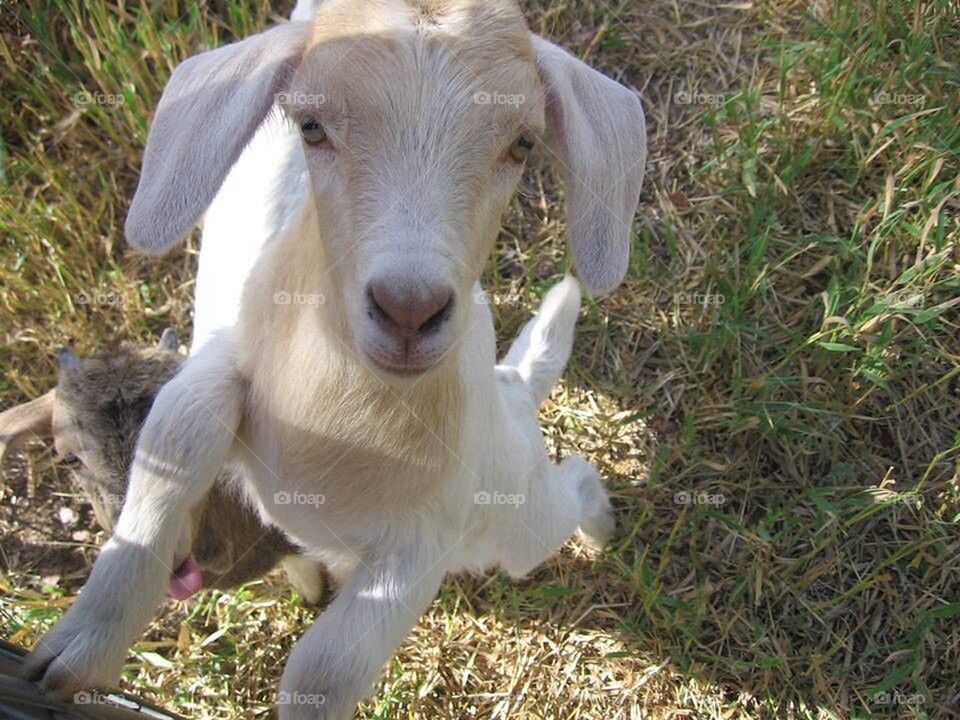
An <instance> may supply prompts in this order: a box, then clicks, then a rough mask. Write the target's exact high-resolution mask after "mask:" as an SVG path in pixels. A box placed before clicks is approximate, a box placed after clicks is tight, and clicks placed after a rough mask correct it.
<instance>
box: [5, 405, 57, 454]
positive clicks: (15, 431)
mask: <svg viewBox="0 0 960 720" xmlns="http://www.w3.org/2000/svg"><path fill="white" fill-rule="evenodd" d="M55 393H56V390H51V391H50V392H48V393H47V394H46V395H41V396H40V397H38V398H37V399H36V400H31V401H30V402H28V403H24V404H23V405H17V406H16V407H12V408H10V409H9V410H6V411H4V412H2V413H0V466H2V465H3V462H4V461H5V460H6V459H7V455H9V454H10V453H12V452H14V451H15V450H16V449H17V448H18V447H20V446H21V445H23V443H25V442H26V441H27V440H30V439H32V438H39V439H42V440H46V439H49V438H51V437H53V404H54V399H55Z"/></svg>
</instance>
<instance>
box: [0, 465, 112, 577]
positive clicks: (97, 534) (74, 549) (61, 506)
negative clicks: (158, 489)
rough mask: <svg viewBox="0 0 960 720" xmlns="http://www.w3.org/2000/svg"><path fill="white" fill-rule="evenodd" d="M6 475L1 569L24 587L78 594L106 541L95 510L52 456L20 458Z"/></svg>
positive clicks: (0, 517)
mask: <svg viewBox="0 0 960 720" xmlns="http://www.w3.org/2000/svg"><path fill="white" fill-rule="evenodd" d="M3 470H4V473H3V481H2V485H0V488H2V492H0V570H2V572H3V574H4V575H5V576H6V577H8V578H12V577H14V576H17V577H18V582H17V585H18V587H21V588H22V587H30V588H32V589H36V590H40V589H41V588H42V587H43V586H44V585H48V586H49V585H56V586H58V587H61V588H63V589H65V590H67V591H68V592H70V593H75V592H76V591H77V590H79V589H80V588H81V587H82V586H83V583H84V582H85V581H86V579H87V576H88V575H89V574H90V566H91V565H92V564H93V560H94V558H95V557H96V554H97V550H98V548H99V546H100V544H101V543H102V542H103V541H104V540H105V538H106V535H105V533H104V532H103V531H102V530H101V529H100V527H99V526H98V525H97V522H96V519H95V518H94V514H93V508H92V507H91V505H90V503H89V502H87V501H86V500H85V498H84V497H83V495H82V494H81V493H80V492H79V491H78V489H77V488H76V487H75V486H74V485H73V483H72V482H71V480H70V476H69V471H66V470H58V468H56V467H55V466H53V464H52V463H51V462H50V459H49V456H42V457H37V458H35V457H33V456H31V457H28V456H17V457H14V458H12V459H11V460H9V461H8V462H7V464H6V467H5V468H3Z"/></svg>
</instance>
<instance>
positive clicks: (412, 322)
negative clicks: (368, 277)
mask: <svg viewBox="0 0 960 720" xmlns="http://www.w3.org/2000/svg"><path fill="white" fill-rule="evenodd" d="M367 293H368V296H369V298H370V304H371V305H372V310H373V313H374V314H375V315H376V316H377V319H378V320H379V321H380V322H381V323H382V324H384V325H386V326H388V328H389V329H391V330H393V331H395V332H400V333H401V334H403V335H406V336H412V335H418V334H423V333H428V332H430V331H431V330H435V329H437V328H439V327H440V325H442V324H443V323H444V322H445V321H446V320H447V318H449V317H450V313H451V311H452V309H453V290H452V289H450V288H449V287H446V286H430V285H426V284H423V283H417V284H415V285H414V284H411V285H406V284H403V283H395V282H390V281H389V280H374V281H373V282H371V283H370V286H369V288H368V290H367Z"/></svg>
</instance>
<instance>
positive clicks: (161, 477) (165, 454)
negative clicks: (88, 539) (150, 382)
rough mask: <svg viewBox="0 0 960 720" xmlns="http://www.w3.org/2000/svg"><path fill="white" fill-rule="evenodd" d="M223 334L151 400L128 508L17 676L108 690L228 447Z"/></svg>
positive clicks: (234, 410)
mask: <svg viewBox="0 0 960 720" xmlns="http://www.w3.org/2000/svg"><path fill="white" fill-rule="evenodd" d="M232 348H233V344H232V342H231V341H230V340H229V339H228V338H227V337H219V338H217V339H216V341H211V342H210V343H208V344H207V345H206V346H205V347H204V349H203V350H201V351H200V352H199V353H198V354H197V355H195V356H193V357H191V358H189V359H188V360H187V361H186V363H184V365H183V368H182V369H181V371H180V372H179V373H178V374H177V375H176V376H175V377H174V378H173V379H172V380H171V381H170V382H168V383H167V384H166V385H165V386H164V387H163V388H162V389H161V391H160V393H159V394H158V395H157V398H156V400H155V401H154V404H153V407H152V409H151V411H150V414H149V416H148V417H147V421H146V423H145V424H144V426H143V430H142V431H141V433H140V440H139V442H138V444H137V452H136V457H135V459H134V462H133V468H132V470H131V474H130V486H129V490H128V492H127V498H126V502H125V503H124V508H123V511H122V512H121V514H120V519H119V521H118V523H117V526H116V530H115V532H114V534H113V537H111V538H110V540H109V541H108V542H107V543H106V545H105V546H104V547H103V550H102V551H101V552H100V555H99V557H98V558H97V560H96V562H95V563H94V566H93V570H92V572H91V574H90V578H89V580H88V581H87V583H86V585H85V586H84V588H83V592H82V593H81V594H80V597H79V598H78V599H77V601H76V602H75V603H74V604H73V606H72V607H71V608H70V609H69V610H68V611H67V613H66V614H65V615H64V616H63V618H62V619H61V620H60V622H58V623H57V624H56V625H55V626H54V627H53V629H52V630H50V632H48V633H47V634H46V635H45V636H44V637H43V638H41V639H40V640H39V641H38V643H37V645H36V646H35V647H34V649H33V651H32V652H31V653H30V655H29V656H28V658H27V660H26V662H25V665H24V677H27V678H29V679H33V680H37V681H39V682H40V684H41V687H43V688H44V689H45V690H47V691H49V692H53V693H55V694H57V695H60V696H69V695H70V694H71V693H73V692H76V691H77V690H80V689H83V688H89V687H93V686H103V685H111V684H114V683H115V682H116V680H117V679H118V678H119V676H120V671H121V670H122V668H123V661H124V659H125V658H126V655H127V651H128V650H129V647H130V645H131V644H132V643H133V641H134V640H135V639H136V637H137V635H138V634H139V633H140V632H142V630H143V627H144V626H145V625H146V624H147V623H148V622H149V621H150V619H151V617H152V616H153V614H154V612H155V611H156V608H157V606H158V605H159V604H160V602H161V601H162V599H163V596H164V590H165V588H166V586H167V581H168V579H169V577H170V575H171V573H172V568H173V563H174V561H175V559H174V558H175V555H176V554H177V552H178V551H179V552H180V553H181V554H184V553H186V552H187V551H188V550H189V548H188V547H187V546H186V545H187V543H186V542H185V540H186V538H187V537H188V534H189V533H188V532H187V528H186V524H185V520H186V518H187V516H188V514H189V509H190V508H191V507H192V506H193V505H195V504H196V503H197V502H198V501H199V500H200V499H201V498H202V497H203V495H204V494H205V493H206V492H207V491H208V490H209V489H210V486H211V485H212V483H213V481H214V478H216V476H217V473H218V472H219V470H220V467H221V466H222V464H223V462H224V460H225V459H226V457H227V454H228V453H229V451H230V448H231V445H232V444H233V441H234V433H235V431H236V429H237V427H238V426H239V423H240V415H241V408H242V405H243V387H242V384H241V382H240V381H239V379H238V378H237V376H236V372H235V370H234V367H235V362H234V357H233V350H232Z"/></svg>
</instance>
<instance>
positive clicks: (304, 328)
mask: <svg viewBox="0 0 960 720" xmlns="http://www.w3.org/2000/svg"><path fill="white" fill-rule="evenodd" d="M275 102H276V103H278V104H279V105H281V106H282V112H279V111H277V112H274V111H271V108H273V107H274V106H275ZM258 128H259V129H258ZM539 138H543V139H544V141H545V144H546V147H547V150H548V152H549V153H550V154H551V155H552V156H554V157H555V158H556V160H557V161H558V162H559V164H560V167H561V169H562V171H563V176H564V180H565V185H566V203H567V214H568V222H569V232H570V242H571V249H572V254H573V258H574V261H575V264H576V266H577V269H578V271H579V273H580V276H581V278H582V280H583V281H584V282H585V284H586V285H587V286H588V287H589V288H590V289H591V290H593V291H595V292H602V291H606V290H609V289H611V288H613V287H615V286H616V285H617V284H618V283H619V282H620V281H621V279H622V278H623V275H624V273H625V272H626V268H627V264H628V257H629V248H630V238H631V224H632V219H633V213H634V212H635V210H636V206H637V202H638V196H639V189H640V183H641V179H642V175H643V167H644V159H645V131H644V121H643V113H642V111H641V108H640V103H639V101H638V100H637V98H636V97H635V96H634V94H633V93H631V92H630V91H628V90H627V89H626V88H624V87H622V86H620V85H619V84H617V83H616V82H614V81H612V80H610V79H608V78H605V77H604V76H602V75H600V74H599V73H597V72H595V71H593V70H591V69H590V68H589V67H587V66H586V65H585V64H583V63H582V62H580V61H579V60H577V59H576V58H574V57H573V56H571V55H569V54H567V53H566V52H564V51H562V50H561V49H559V48H557V47H556V46H554V45H552V44H550V43H548V42H547V41H545V40H543V39H541V38H539V37H536V36H532V35H530V33H529V32H528V31H527V29H526V26H525V24H524V21H523V18H522V16H521V14H520V12H519V9H518V8H517V6H516V4H515V2H513V1H508V0H494V1H481V0H474V1H470V0H463V1H460V2H457V1H453V0H451V1H449V2H422V3H411V2H403V1H401V0H327V1H326V2H323V3H321V4H320V5H319V8H318V10H317V12H316V15H315V17H314V18H313V19H312V20H310V21H296V22H291V23H289V24H286V25H282V26H279V27H276V28H274V29H271V30H269V31H267V32H264V33H262V34H260V35H256V36H253V37H250V38H248V39H246V40H244V41H242V42H239V43H236V44H233V45H229V46H227V47H224V48H220V49H218V50H213V51H210V52H206V53H203V54H201V55H198V56H196V57H194V58H191V59H190V60H188V61H186V62H184V63H182V64H181V65H180V66H178V68H177V69H176V70H175V71H174V73H173V75H172V77H171V78H170V81H169V83H168V85H167V88H166V90H165V91H164V94H163V97H162V98H161V101H160V104H159V106H158V108H157V111H156V115H155V117H154V120H153V125H152V128H151V131H150V135H149V137H148V140H147V148H146V153H145V157H144V164H143V172H142V176H141V180H140V186H139V187H138V189H137V194H136V197H135V198H134V202H133V205H132V207H131V210H130V215H129V217H128V221H127V236H128V239H129V240H130V242H131V243H132V244H133V245H134V246H136V247H139V248H142V249H146V250H149V251H153V252H161V251H163V250H165V249H167V248H169V247H170V246H171V245H173V244H174V243H175V242H177V241H178V240H179V239H180V238H181V237H182V236H184V235H185V234H186V233H187V232H188V231H189V230H190V229H191V228H192V227H193V225H194V224H195V223H196V222H197V221H198V220H199V219H200V218H201V216H203V215H204V213H206V219H205V230H204V238H203V249H202V253H201V262H200V275H199V279H198V289H197V313H196V314H197V317H196V334H195V336H194V346H193V353H192V355H191V357H190V358H189V359H188V360H187V362H186V363H185V365H184V367H183V369H182V371H181V372H180V374H179V375H178V376H177V377H176V378H175V379H174V380H173V381H171V382H170V383H169V384H168V385H167V386H165V387H164V389H163V390H162V391H161V392H160V394H159V396H158V397H157V400H156V402H155V403H154V406H153V409H152V411H151V413H150V416H149V417H148V419H147V422H146V424H145V426H144V429H143V432H142V434H141V437H140V442H139V445H138V448H137V454H136V459H135V462H134V469H133V472H132V475H131V480H130V489H129V494H128V499H127V503H126V505H125V506H124V509H123V512H122V514H121V516H120V519H119V522H118V524H117V527H116V530H115V532H114V535H113V537H112V538H111V539H110V541H109V542H108V543H107V545H106V546H105V547H104V549H103V551H102V552H101V554H100V556H99V557H98V559H97V561H96V563H95V564H94V567H93V571H92V573H91V576H90V580H89V581H88V583H87V586H86V587H85V588H84V591H83V592H82V593H81V595H80V597H79V598H78V599H77V601H76V602H75V603H74V605H73V607H71V608H70V610H69V611H68V612H67V613H66V615H65V616H64V618H63V619H62V620H61V621H60V622H59V623H58V624H57V625H56V626H55V627H54V628H53V630H51V631H50V632H49V633H48V634H47V635H46V636H45V637H44V638H43V639H42V640H41V641H40V642H39V643H38V644H37V647H36V648H35V649H34V651H33V653H32V654H31V656H30V658H29V661H28V664H27V667H28V672H29V674H30V675H31V676H32V677H35V678H37V679H39V680H40V681H41V683H42V684H43V685H44V686H45V687H46V688H47V689H49V690H51V691H54V692H58V693H60V694H69V693H70V692H72V691H74V690H76V689H79V688H85V687H89V686H93V685H98V684H110V683H112V682H115V681H116V679H117V677H118V676H119V673H120V670H121V667H122V664H123V661H124V658H125V656H126V653H127V649H128V648H129V646H130V645H131V644H132V642H133V641H134V640H135V638H136V637H137V635H138V633H140V632H141V631H142V629H143V627H144V626H145V625H146V623H147V622H148V621H149V620H150V617H151V616H152V614H153V612H154V610H155V608H156V607H157V605H158V604H159V603H160V601H161V599H162V597H163V591H164V587H165V586H166V583H167V579H168V576H169V575H170V573H171V571H172V570H171V569H172V568H176V567H177V565H178V563H179V562H180V561H181V560H182V559H183V558H184V557H185V553H186V552H187V547H186V546H187V544H188V540H187V539H186V537H185V534H184V529H183V518H184V517H185V516H186V515H187V513H188V509H189V508H190V507H191V506H192V505H193V504H195V503H196V502H197V501H198V500H199V499H200V498H201V497H202V496H203V494H204V493H205V492H206V491H207V490H208V484H209V482H210V480H211V479H212V478H214V477H215V476H216V474H217V470H218V469H219V468H220V466H221V465H223V463H224V462H226V461H228V460H230V461H238V462H240V463H242V464H243V466H244V468H245V472H246V481H247V485H248V488H247V490H248V492H249V495H250V497H251V499H252V500H253V502H255V503H256V505H257V507H258V508H259V509H260V511H261V513H262V514H263V516H264V518H265V519H267V520H268V521H269V522H272V523H274V524H276V525H278V526H279V527H281V528H283V529H284V530H285V531H286V532H287V533H288V534H289V535H290V537H291V538H292V539H293V540H295V541H296V542H297V543H298V544H300V545H301V546H303V547H305V548H309V549H310V551H311V552H312V553H313V554H314V555H315V556H316V558H317V559H319V560H323V561H324V562H326V564H327V566H328V567H329V568H330V569H331V571H332V572H333V573H334V574H335V575H336V576H337V577H338V579H339V585H340V590H339V593H338V595H337V597H336V598H335V599H334V600H333V602H332V603H331V605H330V606H329V608H328V609H327V610H326V611H325V612H324V613H323V614H322V615H321V616H320V617H319V619H318V620H317V621H316V623H315V624H314V626H313V627H312V628H311V629H310V630H309V631H308V632H307V633H306V634H305V635H304V637H303V638H301V640H300V641H299V642H298V643H297V645H296V647H295V649H294V651H293V653H292V655H291V657H290V660H289V662H288V663H287V666H286V669H285V671H284V674H283V678H282V681H281V687H280V689H281V693H280V717H281V718H283V719H284V720H287V719H290V718H296V719H300V718H318V717H323V718H346V717H349V716H350V715H351V713H352V712H353V709H354V707H355V705H356V703H357V702H358V701H359V700H360V699H362V697H363V696H364V695H365V694H366V693H367V692H369V690H370V688H371V685H372V683H373V682H374V680H375V677H376V674H377V672H378V671H379V670H380V668H381V667H382V666H383V664H384V663H385V662H386V660H387V659H388V658H389V657H390V656H391V654H392V653H393V652H394V650H395V649H396V647H397V646H398V645H399V644H400V642H401V641H402V640H403V638H404V637H405V635H406V634H407V633H408V631H409V630H410V628H411V627H412V625H413V624H414V623H415V622H416V620H417V618H418V617H419V616H420V615H421V614H422V613H423V612H424V611H425V610H426V609H427V607H428V606H429V604H430V602H431V601H432V600H433V598H434V596H435V594H436V592H437V589H438V587H439V585H440V583H441V581H442V579H443V577H444V575H445V574H446V573H448V572H456V571H460V570H464V569H470V570H485V569H487V568H490V567H492V566H497V565H499V566H501V567H503V568H505V569H506V570H507V571H508V572H509V573H510V574H512V575H514V576H517V577H519V576H521V575H523V574H525V573H527V572H529V571H530V570H531V569H532V568H533V567H535V566H536V565H537V564H538V563H540V562H541V561H543V560H544V559H545V558H547V557H548V556H549V555H550V554H551V553H552V552H554V551H555V550H556V549H557V548H558V547H559V546H560V545H561V544H562V543H563V541H564V540H565V539H566V538H568V537H569V536H570V535H571V534H572V533H573V532H574V531H575V530H576V528H577V527H578V526H579V527H580V528H581V529H582V530H583V531H584V532H585V533H586V534H587V535H588V536H591V537H592V538H593V540H594V541H595V542H603V540H604V539H606V537H607V535H608V533H609V532H610V531H611V529H612V525H611V519H610V514H609V503H608V500H607V497H606V493H605V491H604V489H603V487H602V485H601V483H600V481H599V477H598V475H597V473H596V471H595V470H594V469H593V468H592V467H591V466H590V465H589V464H588V463H586V461H584V460H582V459H581V458H576V457H574V458H568V459H567V460H566V461H564V462H563V463H561V464H560V466H559V467H558V466H555V465H554V464H553V463H551V462H550V460H549V458H548V456H547V454H546V451H545V449H544V446H543V441H542V437H541V434H540V430H539V427H538V425H537V417H536V409H537V405H538V403H539V401H540V400H542V399H543V398H544V397H545V396H546V394H547V392H548V391H549V388H550V385H551V384H552V383H553V382H554V381H555V380H556V378H557V377H558V376H559V374H560V373H561V372H562V369H563V367H564V365H565V363H566V359H567V357H568V355H569V352H570V347H571V344H572V338H573V325H574V321H575V317H576V313H577V308H578V305H579V291H578V288H577V285H576V281H574V280H573V279H572V278H571V279H567V280H565V281H564V282H563V283H561V284H560V286H558V287H557V288H555V289H553V290H551V292H550V293H549V294H548V297H547V299H546V300H545V302H544V306H543V308H542V310H541V313H540V315H539V317H538V318H537V319H535V320H534V321H532V322H531V324H529V325H528V326H527V328H526V329H525V330H524V332H523V334H522V335H521V337H520V338H519V339H518V341H517V342H516V343H515V345H514V347H513V348H512V349H511V351H510V353H509V354H508V356H507V358H506V360H505V362H504V364H503V365H501V366H497V367H495V364H496V357H495V338H494V330H493V322H492V318H491V315H490V313H489V310H488V308H487V307H486V305H485V303H484V302H483V299H484V298H483V295H482V291H481V290H480V288H479V285H478V279H479V277H480V275H481V272H482V269H483V266H484V263H485V261H486V258H487V257H488V255H489V252H490V250H491V247H492V244H493V241H494V239H495V237H496V234H497V230H498V227H499V221H500V217H501V215H502V213H503V211H504V210H505V208H506V205H507V203H508V202H509V198H510V197H511V195H512V193H513V191H514V189H515V187H516V185H517V182H518V180H519V177H520V174H521V171H522V167H523V164H524V159H525V157H526V155H527V154H528V152H529V149H530V147H531V146H532V144H533V142H534V140H535V139H539ZM300 496H303V497H305V498H307V500H308V501H307V502H303V503H298V502H290V501H289V500H290V499H291V498H297V497H300ZM521 498H522V500H523V502H522V504H521V502H520V500H521ZM280 499H282V501H278V500H280ZM311 499H313V500H317V499H322V504H317V502H312V501H310V500H311ZM488 499H489V500H491V502H486V501H487V500H488ZM503 499H506V500H507V504H499V503H498V501H499V500H503Z"/></svg>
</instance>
